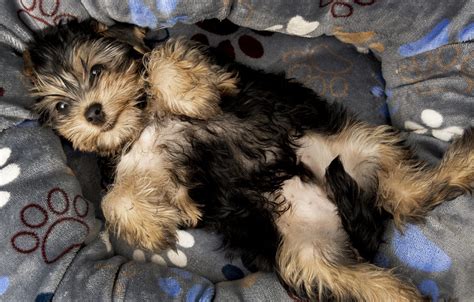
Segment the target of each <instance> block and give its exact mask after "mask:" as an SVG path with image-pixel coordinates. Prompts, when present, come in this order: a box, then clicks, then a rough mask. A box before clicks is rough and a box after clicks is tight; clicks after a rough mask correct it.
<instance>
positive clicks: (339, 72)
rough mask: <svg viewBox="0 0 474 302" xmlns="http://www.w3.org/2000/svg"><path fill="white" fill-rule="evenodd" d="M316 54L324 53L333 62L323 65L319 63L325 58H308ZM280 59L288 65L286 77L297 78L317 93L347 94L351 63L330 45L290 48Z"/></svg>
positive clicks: (326, 94)
mask: <svg viewBox="0 0 474 302" xmlns="http://www.w3.org/2000/svg"><path fill="white" fill-rule="evenodd" d="M316 54H319V57H321V55H320V54H324V56H325V57H324V58H325V59H326V60H331V62H333V63H332V64H331V65H324V64H321V63H322V62H324V61H325V60H308V58H312V57H314V56H315V55H316ZM282 60H283V62H284V63H285V64H286V65H288V66H290V67H289V68H288V71H287V75H288V77H291V78H295V79H298V80H299V81H301V82H302V83H304V84H305V85H307V86H308V87H310V88H312V89H313V90H314V91H316V92H317V93H318V94H319V95H324V96H331V97H333V98H341V97H345V96H347V95H348V94H349V87H350V84H349V81H348V79H347V75H348V74H349V73H350V72H351V71H352V69H353V63H352V62H351V61H350V60H348V59H346V58H345V57H343V56H341V55H339V54H338V53H337V52H336V51H334V50H333V49H332V48H331V47H330V46H328V45H316V46H314V47H313V48H312V49H310V50H308V51H306V50H298V49H296V50H290V51H288V52H287V53H285V54H284V55H283V58H282Z"/></svg>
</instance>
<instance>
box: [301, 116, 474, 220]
mask: <svg viewBox="0 0 474 302" xmlns="http://www.w3.org/2000/svg"><path fill="white" fill-rule="evenodd" d="M301 145H302V147H301V148H300V149H299V150H298V154H299V156H300V157H301V160H302V161H303V162H304V163H305V164H306V165H307V166H308V167H310V169H311V170H312V171H313V173H315V175H317V176H319V177H320V179H323V175H324V171H325V169H326V167H328V166H329V163H330V162H331V161H332V160H333V159H334V158H335V157H336V156H338V155H339V156H340V159H341V161H342V163H343V166H344V169H345V170H346V171H347V173H348V174H349V175H350V176H351V177H352V178H353V179H354V180H355V181H356V182H357V183H358V185H359V186H361V187H362V188H363V189H365V190H376V191H377V192H378V195H379V196H378V201H377V203H378V205H379V206H381V207H383V209H384V210H386V211H388V212H389V213H391V214H393V216H394V219H395V222H396V223H397V225H399V226H400V225H401V224H402V223H403V222H404V221H406V220H413V219H417V218H420V217H423V216H424V215H425V214H426V212H427V211H429V210H431V209H432V208H434V207H435V206H437V205H438V204H440V203H441V202H443V201H444V200H449V199H453V198H455V197H457V196H459V195H461V194H463V193H469V192H472V191H473V189H474V131H473V129H472V128H471V129H468V130H466V132H465V133H464V135H463V136H462V137H461V138H459V139H457V140H456V141H454V142H453V144H452V145H451V146H450V147H449V149H448V151H447V152H446V154H445V156H444V158H443V159H442V161H441V162H440V164H439V165H438V166H436V167H428V166H426V165H425V164H423V163H422V162H420V161H418V160H416V159H414V156H413V154H412V153H411V152H410V150H409V149H408V148H407V147H406V146H405V142H404V141H403V139H402V138H401V136H400V135H399V134H398V133H397V132H396V131H395V130H394V129H392V128H391V127H388V126H377V127H373V126H369V125H367V124H364V123H361V122H348V123H347V126H346V127H344V128H343V130H341V131H340V132H339V133H337V134H335V135H331V136H324V135H320V134H317V133H309V134H307V135H306V136H305V137H303V138H302V139H301ZM316 155H317V156H316Z"/></svg>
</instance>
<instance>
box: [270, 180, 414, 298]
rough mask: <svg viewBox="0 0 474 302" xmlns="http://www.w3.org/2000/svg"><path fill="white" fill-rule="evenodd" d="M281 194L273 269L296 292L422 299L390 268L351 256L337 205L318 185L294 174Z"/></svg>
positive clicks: (301, 294)
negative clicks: (283, 202) (279, 238)
mask: <svg viewBox="0 0 474 302" xmlns="http://www.w3.org/2000/svg"><path fill="white" fill-rule="evenodd" d="M282 195H283V197H284V198H285V199H286V200H287V202H289V203H290V205H291V208H290V209H289V210H288V211H286V212H285V213H283V214H282V215H281V216H280V217H279V218H278V219H277V221H276V223H277V226H278V228H279V231H280V233H281V236H282V241H281V244H280V247H279V250H278V253H277V269H278V273H279V275H280V277H281V279H282V280H283V281H284V282H285V283H286V284H287V285H289V286H290V287H291V289H293V290H294V291H295V292H296V293H297V294H299V295H300V296H307V297H309V298H310V299H311V300H317V299H318V298H319V299H320V300H321V299H324V300H325V299H335V300H338V301H340V300H349V299H354V300H356V301H417V300H421V296H420V295H419V294H418V292H417V290H416V289H415V288H414V287H412V286H410V285H408V284H405V283H403V282H402V281H400V280H399V279H398V278H396V277H395V276H394V275H393V274H392V273H391V272H390V271H388V270H384V269H381V268H377V267H376V266H374V265H371V264H367V263H357V262H356V261H355V258H354V255H353V254H352V252H351V251H350V249H349V248H348V245H347V235H346V234H345V232H344V231H343V229H342V228H341V221H340V218H339V217H338V215H337V209H336V207H335V206H334V204H333V203H332V202H331V201H329V199H328V198H327V196H326V195H325V193H324V191H323V190H322V189H320V188H319V187H318V186H316V185H315V184H308V183H303V182H302V181H301V179H300V178H299V177H294V178H292V179H290V180H288V181H286V182H285V184H284V185H283V191H282Z"/></svg>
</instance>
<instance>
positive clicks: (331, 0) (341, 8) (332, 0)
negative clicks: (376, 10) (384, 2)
mask: <svg viewBox="0 0 474 302" xmlns="http://www.w3.org/2000/svg"><path fill="white" fill-rule="evenodd" d="M352 2H353V3H352V4H350V3H347V2H345V1H340V0H319V7H326V6H330V8H331V15H332V16H333V17H334V18H347V17H350V16H351V15H352V13H353V12H354V4H357V5H358V6H369V5H372V4H374V3H375V0H352Z"/></svg>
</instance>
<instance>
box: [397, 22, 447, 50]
mask: <svg viewBox="0 0 474 302" xmlns="http://www.w3.org/2000/svg"><path fill="white" fill-rule="evenodd" d="M449 23H450V21H449V20H448V19H443V20H442V21H441V22H440V23H438V24H436V26H435V27H434V28H433V29H432V30H431V31H430V32H429V33H428V34H427V35H425V36H424V37H422V38H421V39H419V40H417V41H414V42H411V43H407V44H405V45H402V46H400V48H399V49H398V53H399V54H400V55H401V56H403V57H412V56H414V55H417V54H420V53H422V52H426V51H430V50H433V49H436V48H438V47H440V46H443V45H446V44H448V42H449Z"/></svg>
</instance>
